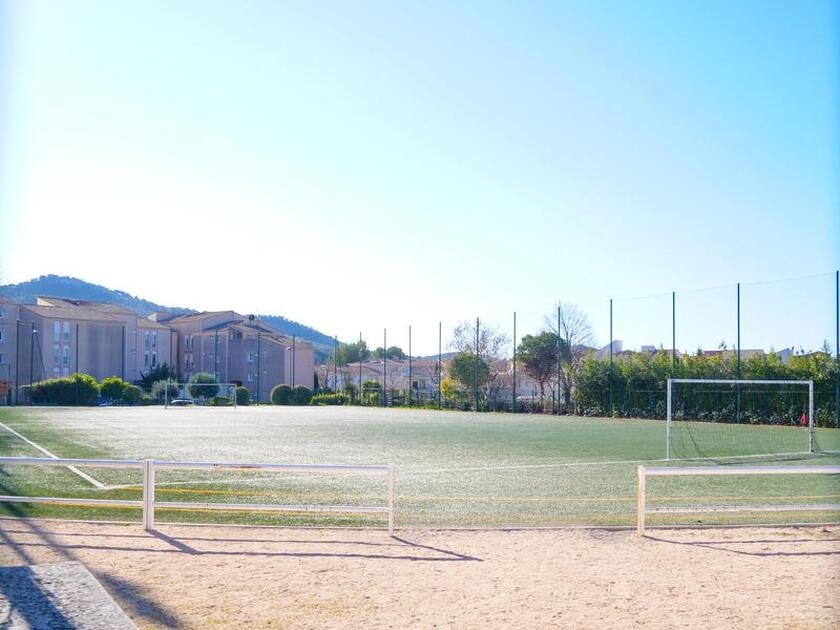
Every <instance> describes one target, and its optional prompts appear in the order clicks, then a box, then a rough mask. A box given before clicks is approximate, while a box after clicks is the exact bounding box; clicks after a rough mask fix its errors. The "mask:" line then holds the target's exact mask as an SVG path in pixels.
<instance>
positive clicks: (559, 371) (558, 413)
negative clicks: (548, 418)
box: [557, 304, 563, 415]
mask: <svg viewBox="0 0 840 630" xmlns="http://www.w3.org/2000/svg"><path fill="white" fill-rule="evenodd" d="M560 351H561V348H560V305H559V304H558V305H557V415H560V378H561V370H562V369H563V368H562V367H561V365H560Z"/></svg>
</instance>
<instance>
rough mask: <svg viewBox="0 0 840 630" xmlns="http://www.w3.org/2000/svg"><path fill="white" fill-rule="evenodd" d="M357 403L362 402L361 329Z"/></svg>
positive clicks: (360, 334)
mask: <svg viewBox="0 0 840 630" xmlns="http://www.w3.org/2000/svg"><path fill="white" fill-rule="evenodd" d="M359 404H360V405H361V404H362V331H361V330H360V331H359Z"/></svg>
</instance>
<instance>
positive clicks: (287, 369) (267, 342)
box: [152, 311, 315, 402]
mask: <svg viewBox="0 0 840 630" xmlns="http://www.w3.org/2000/svg"><path fill="white" fill-rule="evenodd" d="M152 318H153V320H154V321H155V322H157V323H160V324H164V325H165V326H168V327H169V328H171V329H172V330H174V331H175V332H176V333H177V335H178V341H177V356H178V362H177V364H176V365H177V369H178V373H179V375H180V378H181V379H182V380H185V381H186V380H189V378H190V376H192V375H193V374H195V373H197V372H208V373H210V374H213V375H215V376H216V378H217V379H218V380H219V381H220V382H224V383H236V384H237V385H242V386H244V387H247V388H248V389H249V390H250V391H251V395H252V396H253V398H254V399H255V400H259V401H263V402H267V401H268V400H269V398H270V395H271V390H272V388H273V387H274V386H275V385H280V384H288V385H293V386H295V385H303V386H305V387H309V388H313V387H314V380H315V378H314V374H315V350H314V348H313V346H312V344H310V343H308V342H305V341H300V340H293V339H292V338H290V337H287V336H286V335H283V334H282V333H280V332H279V331H278V330H277V329H275V328H273V327H272V326H269V325H268V324H266V323H265V322H262V321H260V320H258V319H256V318H255V317H254V316H253V315H249V316H244V315H240V314H239V313H236V312H235V311H213V312H204V313H195V314H191V315H182V316H177V317H172V316H170V315H167V314H165V313H155V314H154V315H153V316H152Z"/></svg>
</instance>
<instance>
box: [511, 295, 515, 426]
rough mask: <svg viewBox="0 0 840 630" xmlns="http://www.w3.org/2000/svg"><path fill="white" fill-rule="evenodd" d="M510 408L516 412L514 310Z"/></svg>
mask: <svg viewBox="0 0 840 630" xmlns="http://www.w3.org/2000/svg"><path fill="white" fill-rule="evenodd" d="M510 408H511V409H512V410H513V413H516V311H514V312H513V388H512V394H511V399H510Z"/></svg>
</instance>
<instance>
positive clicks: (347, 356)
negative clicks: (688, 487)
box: [338, 341, 370, 365]
mask: <svg viewBox="0 0 840 630" xmlns="http://www.w3.org/2000/svg"><path fill="white" fill-rule="evenodd" d="M369 358H370V350H369V349H368V347H367V344H366V343H365V342H364V341H356V342H353V343H342V344H340V345H339V346H338V364H339V365H347V364H348V363H358V362H359V361H367V360H368V359H369Z"/></svg>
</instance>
